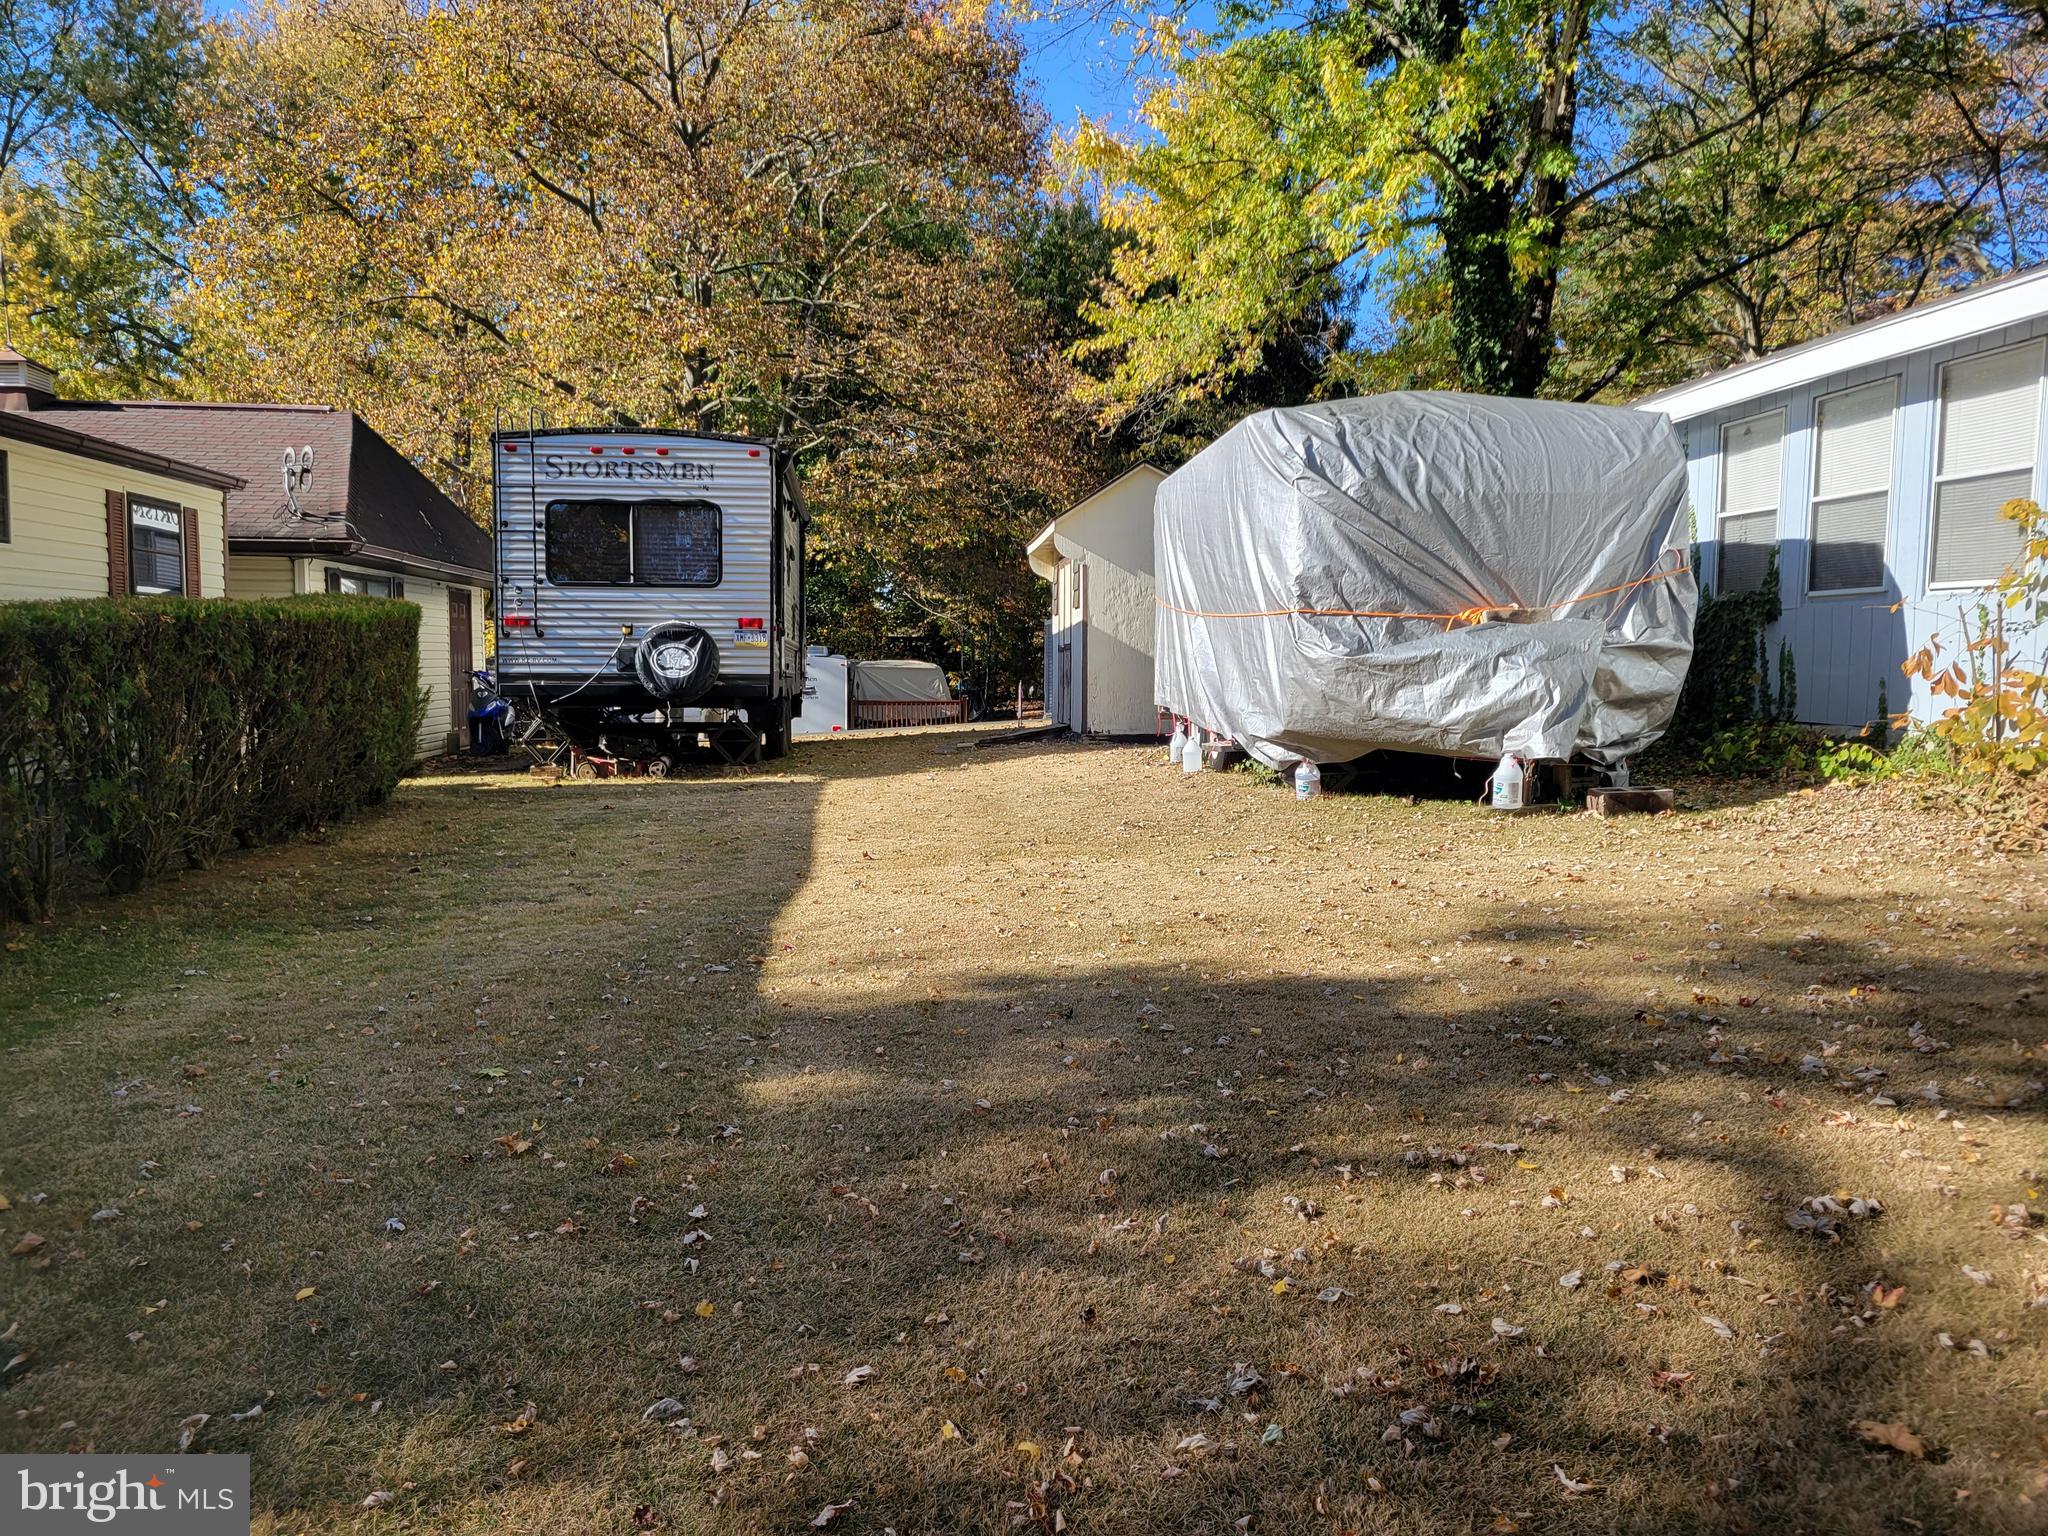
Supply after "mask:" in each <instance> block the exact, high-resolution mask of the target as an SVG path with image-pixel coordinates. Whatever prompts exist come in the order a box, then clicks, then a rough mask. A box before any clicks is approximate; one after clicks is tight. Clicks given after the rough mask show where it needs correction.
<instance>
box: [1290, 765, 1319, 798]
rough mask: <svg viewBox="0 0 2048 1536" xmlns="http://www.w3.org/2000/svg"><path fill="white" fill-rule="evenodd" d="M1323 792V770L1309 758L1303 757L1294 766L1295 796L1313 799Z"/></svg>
mask: <svg viewBox="0 0 2048 1536" xmlns="http://www.w3.org/2000/svg"><path fill="white" fill-rule="evenodd" d="M1322 792H1323V770H1322V769H1320V768H1318V767H1317V766H1316V765H1315V764H1314V763H1312V762H1310V761H1309V760H1308V759H1307V758H1303V759H1302V760H1301V761H1300V762H1299V763H1297V764H1296V765H1295V768H1294V798H1295V799H1297V800H1313V799H1315V798H1317V797H1318V796H1319V795H1321V794H1322Z"/></svg>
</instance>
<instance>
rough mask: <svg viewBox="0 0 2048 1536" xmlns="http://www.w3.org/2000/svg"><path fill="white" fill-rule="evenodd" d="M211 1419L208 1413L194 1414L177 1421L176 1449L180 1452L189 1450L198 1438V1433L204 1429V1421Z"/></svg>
mask: <svg viewBox="0 0 2048 1536" xmlns="http://www.w3.org/2000/svg"><path fill="white" fill-rule="evenodd" d="M212 1417H213V1415H212V1414H210V1413H195V1414H192V1415H190V1416H189V1417H187V1418H184V1419H181V1420H179V1421H178V1449H179V1450H181V1451H189V1450H191V1449H192V1442H193V1441H194V1440H197V1439H198V1438H199V1431H201V1430H202V1429H204V1428H206V1421H207V1420H208V1419H210V1418H212Z"/></svg>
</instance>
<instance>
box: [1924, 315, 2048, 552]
mask: <svg viewBox="0 0 2048 1536" xmlns="http://www.w3.org/2000/svg"><path fill="white" fill-rule="evenodd" d="M2043 350H2044V348H2043V343H2042V342H2039V341H2031V342H2028V343H2026V344H2025V345H2023V346H2017V347H2007V348H2005V349H2004V350H2002V351H1998V352H1990V353H1986V354H1985V355H1984V356H1982V357H1972V358H1966V359H1964V360H1963V361H1961V362H1956V363H1951V364H1949V365H1948V367H1947V368H1945V369H1943V370H1942V375H1941V449H1940V458H1939V468H1938V472H1937V477H1936V483H1935V489H1934V560H1933V570H1932V572H1931V575H1932V578H1933V580H1934V581H1935V583H1936V584H1938V585H1939V584H1966V583H1971V582H1986V581H1990V580H1992V579H1993V578H1994V577H1996V576H1997V575H1998V573H1999V572H2000V571H2002V570H2004V569H2005V567H2006V566H2007V565H2009V564H2010V563H2011V562H2012V560H2013V558H2014V557H2015V556H2016V555H2017V554H2018V553H2019V551H2020V534H2019V525H2018V524H2016V523H2010V522H2007V521H2006V520H2005V519H2004V518H2002V517H2000V516H1999V515H1998V514H1999V509H2000V508H2001V507H2003V506H2004V505H2005V504H2006V503H2007V502H2008V501H2011V500H2013V499H2014V498H2015V497H2021V496H2028V495H2031V494H2032V493H2033V488H2034V463H2035V457H2036V454H2037V452H2038V449H2039V439H2040V423H2041V366H2042V356H2043Z"/></svg>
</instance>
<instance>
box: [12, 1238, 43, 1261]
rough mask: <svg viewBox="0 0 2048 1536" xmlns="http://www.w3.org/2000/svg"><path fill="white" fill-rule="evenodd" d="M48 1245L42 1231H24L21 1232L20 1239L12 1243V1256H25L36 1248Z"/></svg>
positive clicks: (19, 1257)
mask: <svg viewBox="0 0 2048 1536" xmlns="http://www.w3.org/2000/svg"><path fill="white" fill-rule="evenodd" d="M48 1246H49V1239H48V1238H46V1237H44V1236H43V1235H42V1233H40V1232H24V1233H22V1234H21V1241H20V1242H18V1243H16V1244H15V1245H14V1256H15V1257H16V1258H17V1259H21V1258H26V1257H27V1256H28V1255H29V1254H32V1253H34V1252H35V1251H36V1250H37V1249H39V1248H45V1247H48Z"/></svg>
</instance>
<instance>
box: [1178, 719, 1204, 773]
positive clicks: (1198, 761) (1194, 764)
mask: <svg viewBox="0 0 2048 1536" xmlns="http://www.w3.org/2000/svg"><path fill="white" fill-rule="evenodd" d="M1203 766H1204V764H1203V760H1202V733H1201V731H1200V729H1196V730H1192V731H1189V732H1188V740H1187V745H1186V746H1184V747H1182V748H1181V749H1180V771H1181V772H1182V773H1200V772H1201V771H1202V768H1203Z"/></svg>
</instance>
